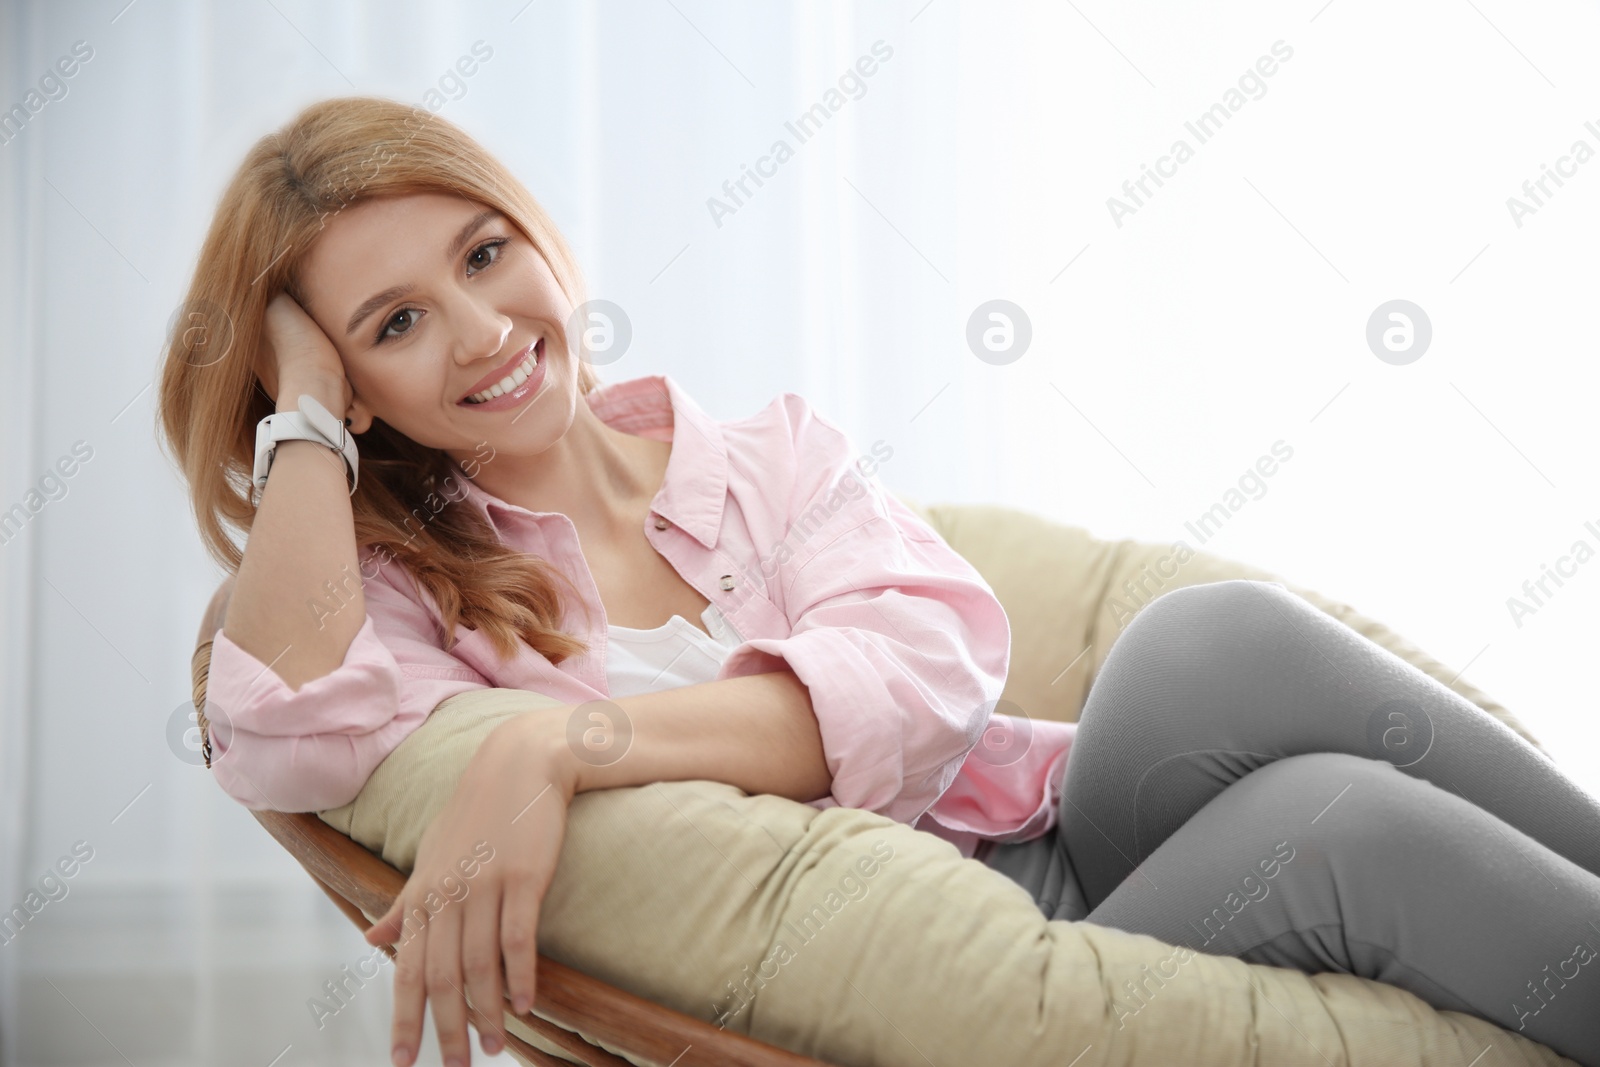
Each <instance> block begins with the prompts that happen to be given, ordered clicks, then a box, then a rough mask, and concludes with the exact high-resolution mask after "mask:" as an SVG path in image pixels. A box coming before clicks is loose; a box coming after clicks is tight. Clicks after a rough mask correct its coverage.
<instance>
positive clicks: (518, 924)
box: [366, 709, 576, 1067]
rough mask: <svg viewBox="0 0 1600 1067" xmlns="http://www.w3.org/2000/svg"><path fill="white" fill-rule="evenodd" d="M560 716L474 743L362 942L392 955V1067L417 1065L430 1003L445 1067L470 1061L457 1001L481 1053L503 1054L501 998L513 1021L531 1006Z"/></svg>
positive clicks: (553, 856)
mask: <svg viewBox="0 0 1600 1067" xmlns="http://www.w3.org/2000/svg"><path fill="white" fill-rule="evenodd" d="M570 710H571V709H556V710H555V711H554V712H543V713H535V714H526V715H519V716H517V717H516V718H514V719H512V720H510V721H509V722H506V723H504V724H502V725H501V726H499V727H496V728H495V730H494V731H493V732H491V733H490V734H489V736H488V737H487V738H485V739H484V741H483V743H482V744H481V745H480V746H479V747H478V751H477V753H476V754H475V755H474V756H473V758H472V760H471V762H470V763H468V765H467V769H466V771H465V773H463V774H462V776H461V780H460V783H459V784H458V785H457V786H456V790H455V792H454V793H453V794H452V795H451V797H450V800H449V802H448V803H447V804H446V805H445V807H444V810H443V811H441V812H440V813H439V815H438V817H437V818H435V819H434V820H433V822H432V823H431V824H429V826H428V829H427V830H426V831H425V832H424V833H423V835H422V840H421V842H420V843H419V844H418V848H417V862H416V864H415V866H414V867H413V869H412V872H411V877H410V878H409V879H408V880H407V882H406V884H405V888H404V889H403V890H402V891H401V893H400V896H399V897H398V898H397V899H396V900H395V902H394V904H393V905H392V906H391V907H390V908H389V910H388V911H387V912H385V913H384V915H383V916H382V917H380V918H379V919H378V921H377V922H376V923H375V924H374V925H373V926H372V928H371V929H369V930H368V931H367V934H366V937H367V941H368V943H370V944H373V945H378V944H386V943H387V944H396V946H397V949H398V952H397V955H396V957H395V975H394V1040H393V1053H392V1058H393V1062H394V1063H395V1065H396V1067H409V1065H410V1064H412V1063H415V1062H416V1058H417V1053H418V1051H419V1049H420V1046H421V1043H422V1018H423V1017H422V1013H423V1009H424V1006H425V1004H426V1002H427V999H428V998H429V997H432V998H433V1021H434V1027H435V1029H437V1030H438V1032H439V1047H440V1052H441V1054H442V1056H443V1058H444V1062H445V1063H446V1064H447V1065H455V1067H467V1065H468V1064H469V1063H470V1062H471V1059H472V1049H471V1041H470V1039H469V1037H468V1033H467V1010H468V1009H467V1005H466V1002H465V995H466V994H468V993H470V994H471V996H472V1002H473V1004H474V1005H475V1006H476V1010H475V1011H474V1012H473V1020H472V1021H473V1022H474V1023H475V1024H476V1025H477V1027H478V1033H479V1035H480V1039H481V1041H482V1044H483V1051H484V1052H485V1053H486V1054H488V1055H494V1054H496V1053H498V1052H499V1051H500V1050H501V1049H502V1048H503V1047H504V1046H505V1030H504V1025H503V1022H504V1020H503V1011H504V995H505V994H503V993H502V989H503V988H504V987H509V989H508V990H507V992H508V993H509V995H510V997H511V1001H512V1007H513V1010H515V1011H516V1012H517V1014H519V1015H521V1014H523V1013H524V1012H526V1011H527V1010H528V1009H529V1008H530V1007H531V1006H532V1005H533V1000H534V988H535V978H536V976H535V974H534V967H535V960H536V954H537V940H536V931H537V929H538V919H539V909H540V907H541V905H542V903H543V901H544V895H545V892H546V890H547V889H549V887H550V880H551V878H552V877H554V875H555V870H556V861H557V859H558V858H559V857H560V855H561V841H562V837H563V835H564V834H565V832H566V823H567V806H568V804H569V803H570V802H571V800H572V796H573V792H574V789H575V786H576V774H575V771H574V769H573V765H574V763H575V761H574V760H572V759H571V758H569V754H568V752H567V749H566V740H565V732H564V730H562V729H559V727H560V724H561V723H564V722H565V713H566V712H569V711H570ZM469 871H472V873H471V874H469V873H468V872H469ZM462 876H465V877H462ZM502 958H503V960H504V970H503V972H502V966H501V964H502ZM502 973H503V975H504V986H503V985H502Z"/></svg>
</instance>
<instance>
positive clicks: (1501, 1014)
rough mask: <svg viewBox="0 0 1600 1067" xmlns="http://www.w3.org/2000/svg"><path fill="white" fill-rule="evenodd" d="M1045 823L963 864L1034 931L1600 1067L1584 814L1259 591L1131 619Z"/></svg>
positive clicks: (1523, 752)
mask: <svg viewBox="0 0 1600 1067" xmlns="http://www.w3.org/2000/svg"><path fill="white" fill-rule="evenodd" d="M1059 814H1060V821H1059V824H1058V826H1057V829H1056V830H1055V831H1054V832H1053V833H1051V834H1047V835H1046V836H1044V837H1040V838H1036V839H1034V840H1032V841H1025V842H1020V843H1013V844H1006V845H993V846H992V847H988V848H985V849H983V850H981V851H980V852H979V854H978V856H977V858H978V859H979V860H981V861H982V862H985V863H987V864H988V865H989V866H990V867H992V868H993V869H995V870H997V871H1000V872H1001V873H1003V874H1005V875H1006V876H1007V877H1009V878H1011V879H1012V880H1014V881H1016V882H1018V883H1019V884H1020V885H1022V886H1023V888H1025V889H1027V890H1028V891H1029V892H1030V893H1031V894H1032V895H1033V897H1034V899H1035V900H1036V901H1037V902H1038V904H1039V907H1040V909H1041V910H1042V911H1043V912H1044V913H1045V915H1047V916H1048V917H1050V918H1052V919H1070V920H1075V921H1076V920H1085V921H1088V922H1092V923H1095V924H1098V925H1101V926H1110V927H1116V928H1118V929H1121V930H1127V931H1130V932H1133V933H1140V934H1148V935H1150V936H1153V937H1156V938H1159V939H1160V940H1162V941H1165V942H1167V943H1169V944H1173V945H1186V946H1188V947H1190V948H1193V949H1195V950H1197V951H1201V952H1207V953H1211V954H1213V955H1225V956H1235V957H1238V958H1239V959H1243V960H1247V961H1249V962H1252V963H1264V964H1271V965H1273V966H1278V967H1292V968H1296V969H1298V970H1301V971H1305V972H1307V973H1317V972H1322V971H1337V972H1342V973H1345V974H1354V975H1359V976H1361V977H1364V978H1373V979H1377V980H1378V981H1381V982H1387V983H1389V984H1390V985H1395V986H1399V987H1400V988H1402V989H1406V990H1409V991H1410V992H1412V993H1414V994H1416V995H1417V996H1418V997H1420V998H1422V999H1423V1000H1425V1001H1427V1002H1428V1003H1429V1004H1431V1005H1433V1006H1434V1007H1436V1008H1440V1009H1444V1010H1450V1011H1460V1012H1467V1013H1470V1014H1473V1015H1476V1016H1479V1017H1480V1018H1483V1019H1487V1020H1489V1021H1490V1022H1493V1023H1496V1024H1497V1025H1499V1026H1501V1027H1504V1028H1505V1029H1508V1030H1513V1031H1517V1032H1519V1033H1521V1034H1523V1035H1524V1036H1526V1037H1529V1038H1531V1039H1533V1040H1535V1041H1538V1042H1541V1043H1543V1044H1545V1045H1548V1046H1549V1047H1551V1048H1552V1049H1554V1050H1555V1051H1557V1052H1559V1053H1561V1054H1562V1055H1564V1056H1567V1057H1570V1058H1571V1059H1574V1060H1577V1061H1578V1062H1579V1063H1582V1064H1584V1065H1585V1067H1600V802H1597V801H1596V800H1595V799H1594V798H1592V797H1590V796H1589V795H1588V794H1586V793H1584V792H1583V791H1582V790H1581V789H1579V788H1578V787H1577V785H1575V784H1574V783H1573V782H1572V781H1571V780H1570V779H1568V778H1566V777H1564V776H1563V775H1562V774H1561V772H1560V771H1559V770H1558V769H1557V768H1556V767H1555V765H1554V764H1553V763H1552V762H1550V760H1549V759H1548V758H1547V757H1545V756H1544V755H1543V754H1542V753H1541V752H1539V750H1537V749H1536V748H1534V747H1533V746H1532V745H1530V744H1528V743H1527V742H1526V741H1525V740H1523V739H1522V738H1521V737H1519V736H1518V735H1517V734H1516V732H1515V731H1513V730H1511V729H1510V728H1509V727H1507V726H1506V725H1505V724H1503V723H1501V722H1500V721H1499V720H1498V719H1495V718H1494V717H1493V716H1491V715H1488V714H1486V713H1485V712H1484V711H1483V710H1482V709H1480V708H1478V707H1477V706H1476V705H1474V704H1473V703H1472V702H1471V701H1469V700H1467V699H1466V698H1464V697H1462V696H1460V695H1459V694H1457V693H1455V692H1453V691H1452V690H1450V689H1449V688H1447V687H1446V686H1444V685H1443V684H1441V683H1440V682H1438V681H1437V680H1435V679H1434V678H1432V677H1430V676H1428V675H1426V674H1424V673H1423V672H1422V671H1420V670H1418V669H1417V668H1415V667H1414V666H1412V665H1411V664H1409V663H1407V662H1405V661H1404V660H1402V659H1400V658H1399V657H1398V656H1395V655H1394V654H1393V653H1391V652H1389V651H1388V650H1386V649H1384V648H1382V647H1380V646H1378V645H1376V644H1374V643H1372V642H1371V641H1369V640H1367V639H1366V638H1365V637H1362V636H1361V635H1360V634H1358V633H1357V632H1356V631H1354V630H1352V629H1351V628H1350V627H1348V626H1346V625H1345V624H1344V623H1342V622H1340V621H1339V620H1337V619H1335V618H1333V617H1332V616H1330V615H1327V614H1326V613H1324V612H1322V611H1320V610H1318V609H1317V608H1316V607H1314V606H1312V605H1311V604H1309V603H1308V602H1306V601H1305V600H1303V599H1302V598H1300V597H1298V596H1296V595H1294V594H1293V593H1290V592H1289V591H1288V590H1286V589H1285V588H1284V587H1282V586H1281V585H1278V584H1275V583H1269V582H1256V581H1226V582H1217V583H1213V584H1208V585H1197V586H1187V587H1183V588H1179V589H1175V590H1173V591H1171V592H1169V593H1166V594H1164V595H1162V596H1160V597H1158V598H1157V599H1156V600H1154V601H1152V602H1151V603H1150V604H1149V605H1147V606H1146V607H1145V608H1144V609H1143V610H1141V611H1140V612H1139V614H1138V615H1137V616H1135V617H1134V619H1133V621H1132V622H1130V623H1129V624H1128V627H1127V629H1126V630H1125V631H1124V632H1123V633H1122V634H1121V635H1120V636H1119V637H1118V638H1117V640H1116V643H1115V644H1114V645H1113V646H1112V648H1111V651H1110V653H1109V654H1108V656H1107V658H1106V662H1105V665H1104V666H1103V667H1102V668H1101V672H1100V675H1099V677H1098V678H1096V680H1095V682H1094V684H1093V686H1092V687H1091V689H1090V692H1089V696H1088V699H1087V700H1086V701H1085V703H1084V708H1083V713H1082V715H1081V717H1080V725H1079V729H1078V736H1077V739H1076V741H1075V743H1074V745H1073V749H1072V755H1071V756H1070V758H1069V760H1068V767H1067V773H1066V778H1065V788H1064V790H1063V792H1062V797H1061V810H1060V813H1059Z"/></svg>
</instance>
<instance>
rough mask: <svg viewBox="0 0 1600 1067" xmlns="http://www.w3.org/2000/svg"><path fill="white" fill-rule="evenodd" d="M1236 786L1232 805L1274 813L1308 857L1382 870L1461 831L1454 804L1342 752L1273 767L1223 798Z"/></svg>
mask: <svg viewBox="0 0 1600 1067" xmlns="http://www.w3.org/2000/svg"><path fill="white" fill-rule="evenodd" d="M1240 786H1246V787H1247V788H1246V789H1245V790H1244V791H1242V792H1241V794H1240V795H1239V796H1238V797H1237V798H1235V799H1236V802H1238V803H1241V804H1245V805H1248V806H1249V807H1250V808H1252V809H1254V810H1256V811H1260V812H1274V813H1277V822H1278V824H1279V825H1281V826H1282V828H1283V831H1284V832H1285V833H1293V834H1294V835H1295V836H1296V837H1297V838H1298V839H1299V840H1302V841H1304V842H1305V844H1306V846H1307V848H1308V849H1309V850H1310V851H1311V853H1312V854H1313V855H1324V856H1334V855H1347V856H1359V857H1361V858H1362V860H1363V861H1364V862H1370V863H1379V864H1381V863H1385V862H1390V861H1394V860H1396V859H1397V858H1399V857H1401V856H1412V857H1415V856H1416V855H1418V854H1419V853H1420V852H1426V851H1430V850H1431V849H1432V848H1434V847H1438V846H1439V845H1441V843H1443V842H1444V841H1445V839H1447V838H1451V837H1455V836H1458V833H1459V832H1461V831H1465V830H1467V824H1466V821H1465V820H1463V819H1462V818H1460V814H1461V813H1460V811H1459V804H1458V801H1460V798H1457V797H1455V796H1453V795H1452V794H1450V793H1447V792H1445V791H1444V790H1441V789H1439V788H1438V787H1436V786H1434V785H1433V784H1432V783H1431V782H1428V781H1426V780H1424V779H1420V778H1414V777H1412V776H1411V775H1408V774H1406V773H1405V772H1403V771H1401V770H1399V769H1397V768H1396V767H1394V766H1393V765H1392V764H1390V763H1388V762H1386V761H1384V760H1377V759H1368V758H1366V757H1364V756H1355V755H1351V754H1349V753H1344V752H1311V753H1306V754H1303V755H1298V756H1286V757H1284V758H1283V759H1278V760H1274V761H1273V762H1271V763H1269V764H1267V765H1265V766H1263V767H1260V768H1258V769H1257V770H1254V771H1252V772H1250V773H1249V774H1247V775H1245V777H1243V778H1241V779H1240V780H1239V781H1238V782H1236V783H1234V785H1232V786H1230V787H1229V788H1228V790H1226V791H1224V795H1226V793H1227V792H1231V791H1232V790H1234V789H1237V788H1238V787H1240ZM1460 803H1466V802H1465V801H1460Z"/></svg>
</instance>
